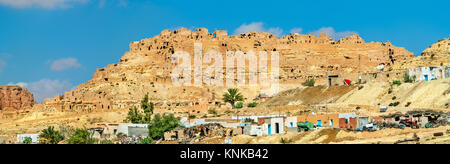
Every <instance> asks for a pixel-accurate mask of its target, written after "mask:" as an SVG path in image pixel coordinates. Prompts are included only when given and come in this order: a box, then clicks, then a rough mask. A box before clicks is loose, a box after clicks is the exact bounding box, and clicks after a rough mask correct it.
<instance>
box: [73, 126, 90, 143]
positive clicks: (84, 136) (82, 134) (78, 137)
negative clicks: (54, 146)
mask: <svg viewBox="0 0 450 164" xmlns="http://www.w3.org/2000/svg"><path fill="white" fill-rule="evenodd" d="M68 143H69V144H94V143H95V139H94V138H92V135H91V133H90V132H89V131H88V130H87V129H76V130H75V133H74V134H73V136H72V137H70V138H69V140H68Z"/></svg>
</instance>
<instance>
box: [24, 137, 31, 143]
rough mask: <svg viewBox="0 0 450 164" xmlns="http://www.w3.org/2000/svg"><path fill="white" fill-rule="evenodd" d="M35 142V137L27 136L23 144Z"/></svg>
mask: <svg viewBox="0 0 450 164" xmlns="http://www.w3.org/2000/svg"><path fill="white" fill-rule="evenodd" d="M32 142H33V139H32V138H31V137H25V139H24V140H23V144H31V143H32Z"/></svg>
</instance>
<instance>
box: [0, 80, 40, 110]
mask: <svg viewBox="0 0 450 164" xmlns="http://www.w3.org/2000/svg"><path fill="white" fill-rule="evenodd" d="M34 104H35V102H34V98H33V94H32V93H31V92H29V91H28V90H27V89H26V88H21V87H20V86H0V111H1V110H18V109H25V108H31V107H33V105H34Z"/></svg>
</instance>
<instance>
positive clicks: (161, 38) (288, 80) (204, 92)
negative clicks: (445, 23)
mask: <svg viewBox="0 0 450 164" xmlns="http://www.w3.org/2000/svg"><path fill="white" fill-rule="evenodd" d="M194 43H202V44H203V47H202V51H203V53H205V52H208V51H209V50H212V49H214V50H217V51H219V52H221V53H222V55H223V56H224V61H225V55H224V54H226V53H225V52H226V51H243V52H248V51H250V50H253V51H268V53H269V52H270V51H278V52H279V54H280V56H279V58H280V59H279V63H280V64H279V65H280V77H279V82H280V88H281V90H285V89H292V88H296V87H299V86H301V83H303V82H304V81H305V80H306V79H311V78H314V79H316V83H318V84H326V83H327V80H328V77H327V75H338V76H339V77H340V78H348V79H351V80H356V79H357V77H358V72H359V71H360V72H361V74H362V75H363V80H365V79H368V78H372V77H373V76H374V74H377V73H379V72H381V71H382V70H379V69H377V68H376V66H379V65H384V66H385V67H384V71H386V70H389V69H390V68H391V67H392V65H394V64H395V63H397V62H404V61H405V60H409V59H411V58H413V57H414V55H413V54H412V53H411V52H408V51H407V50H405V49H404V48H401V47H395V46H393V45H392V44H391V43H390V42H387V43H379V42H376V43H375V42H371V43H367V42H365V41H364V40H363V39H362V38H361V37H359V36H358V35H356V34H355V35H352V36H349V37H346V38H343V39H340V40H339V41H334V40H332V39H330V38H329V36H328V35H326V34H321V35H320V37H316V36H314V35H299V34H291V35H287V36H283V37H281V38H277V37H276V36H274V35H272V34H270V33H265V32H261V33H257V32H248V33H246V34H240V35H237V36H228V35H227V31H215V32H214V33H209V32H208V30H207V29H205V28H200V29H197V30H196V31H195V32H194V31H191V30H188V29H186V28H181V29H179V30H176V31H173V32H171V31H169V30H164V31H162V32H161V34H159V35H157V36H155V37H153V38H147V39H143V40H141V41H137V42H132V43H130V51H128V52H126V53H125V54H124V55H123V57H122V58H121V59H120V62H119V63H118V64H111V65H108V66H106V67H105V68H101V69H97V72H96V73H95V74H94V75H93V79H92V80H90V81H88V82H87V83H84V84H81V85H79V86H78V87H77V89H76V90H73V91H69V92H66V93H65V94H64V95H61V96H56V97H55V98H51V99H46V100H44V105H45V106H46V108H55V109H59V110H84V111H91V110H111V109H123V108H129V107H131V106H139V101H140V99H141V98H142V97H143V96H144V95H145V94H149V97H150V100H151V101H152V102H154V103H155V105H156V107H157V108H158V109H164V110H165V111H166V112H172V113H185V112H187V111H188V110H189V111H190V112H198V113H200V112H205V111H207V109H208V108H216V107H218V108H224V107H226V104H225V103H223V102H222V100H221V97H222V94H223V93H224V91H225V90H226V89H227V88H228V87H217V86H210V87H207V86H202V87H185V86H181V87H175V86H173V84H172V82H171V78H170V74H171V71H172V70H173V68H174V67H176V66H177V64H176V63H172V62H171V59H172V57H171V56H172V54H173V53H174V52H176V51H179V50H183V51H187V52H188V53H190V54H194V52H193V51H194ZM248 63H249V62H248V61H247V62H246V64H248ZM209 66H210V65H208V63H203V68H206V67H209ZM358 66H360V67H358ZM246 67H247V66H246ZM246 70H248V69H246ZM224 72H225V71H224ZM246 74H247V75H248V72H246ZM375 77H376V76H375ZM388 77H389V75H388ZM233 80H236V79H233ZM239 88H240V90H241V92H242V93H243V94H244V97H245V98H246V100H245V101H253V99H254V98H256V97H257V96H258V95H259V94H260V93H261V89H264V88H263V87H260V86H244V87H239Z"/></svg>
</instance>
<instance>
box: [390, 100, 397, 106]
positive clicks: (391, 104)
mask: <svg viewBox="0 0 450 164" xmlns="http://www.w3.org/2000/svg"><path fill="white" fill-rule="evenodd" d="M398 104H400V102H398V101H396V102H394V103H390V104H389V106H397V105H398Z"/></svg>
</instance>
